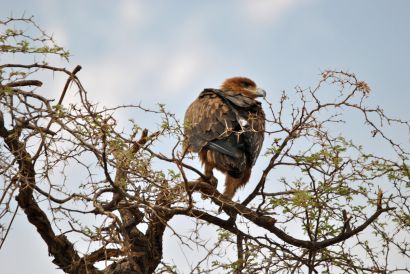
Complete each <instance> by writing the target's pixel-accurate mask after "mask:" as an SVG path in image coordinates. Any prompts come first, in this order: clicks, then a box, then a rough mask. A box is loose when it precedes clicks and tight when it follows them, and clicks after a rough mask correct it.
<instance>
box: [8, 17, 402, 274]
mask: <svg viewBox="0 0 410 274" xmlns="http://www.w3.org/2000/svg"><path fill="white" fill-rule="evenodd" d="M0 25H1V27H2V31H3V32H2V34H1V36H0V50H1V52H2V53H3V54H14V55H16V54H22V55H23V56H30V55H34V56H35V58H37V59H36V60H38V58H39V56H40V57H41V56H44V57H47V56H50V55H51V56H53V55H56V56H59V57H62V58H64V59H67V60H68V58H69V53H68V52H67V51H65V50H64V49H63V48H62V47H59V46H58V45H57V44H56V43H55V42H54V41H53V39H52V37H50V36H48V35H47V34H46V33H45V32H44V31H42V30H41V29H40V28H39V27H38V26H37V25H36V24H35V22H34V21H33V19H32V18H20V19H13V18H11V19H7V20H5V21H1V22H0ZM20 25H25V26H26V27H24V28H23V27H22V28H19V26H20ZM27 25H28V26H30V27H31V31H30V32H29V33H27V32H26V31H22V30H21V29H26V30H30V28H27ZM11 26H14V27H11ZM80 70H81V67H80V66H77V67H75V68H74V69H73V70H68V69H65V68H61V67H55V66H52V65H49V64H48V63H46V62H45V60H44V61H41V62H39V61H37V62H33V63H18V64H11V63H8V64H1V65H0V104H1V108H0V110H1V111H0V139H1V148H0V149H1V152H0V172H1V176H2V178H3V180H2V186H1V188H2V190H3V191H2V193H1V195H0V203H1V204H2V210H1V212H0V220H1V230H0V233H1V234H0V243H1V246H3V244H4V243H5V240H6V238H7V234H8V231H9V230H10V229H11V228H12V224H13V220H14V216H15V215H16V212H17V211H19V210H20V211H22V212H24V214H25V215H26V216H27V220H28V221H29V222H30V223H31V224H32V225H33V226H35V227H36V229H37V232H38V233H39V234H40V236H41V237H42V239H43V240H44V242H45V243H46V244H47V246H48V252H49V254H50V255H51V256H52V257H53V258H54V259H53V263H54V264H55V265H56V266H58V267H59V268H61V269H62V270H63V271H64V272H66V273H153V272H156V273H177V272H178V266H174V265H172V264H171V263H169V262H167V260H164V259H163V256H162V255H163V251H162V250H163V241H164V240H166V239H164V238H163V235H164V232H165V230H166V229H171V230H172V227H170V226H169V222H170V220H171V219H172V218H175V217H176V216H183V217H185V218H187V219H190V220H192V221H194V222H195V229H194V230H193V231H191V232H189V233H187V232H186V231H176V230H174V231H172V232H173V233H174V235H175V236H176V237H178V238H179V239H180V242H181V244H182V245H185V246H187V247H190V248H202V249H204V250H205V251H206V255H205V257H203V258H199V259H197V260H195V262H196V263H195V264H194V265H193V267H192V272H193V273H207V272H211V271H215V272H218V273H220V272H227V273H228V272H235V273H278V272H280V273H304V272H308V273H319V272H320V273H394V272H400V271H404V272H410V271H409V270H408V269H406V265H400V264H399V263H397V262H393V263H392V262H391V258H392V256H402V257H403V259H404V260H403V261H405V260H406V259H407V260H408V258H409V254H410V253H409V248H410V247H409V246H410V245H409V239H410V238H409V225H410V215H409V209H410V208H409V203H408V199H409V185H410V169H409V164H408V161H409V153H408V151H407V149H408V146H406V145H408V143H407V144H406V143H405V144H404V145H403V144H400V143H399V142H398V141H397V140H395V138H393V137H389V136H391V135H394V132H396V131H398V130H406V131H408V130H410V124H409V122H407V121H402V120H400V119H395V118H390V117H389V116H387V115H386V114H385V113H384V111H383V110H382V109H381V108H380V107H376V108H372V107H369V106H368V105H367V98H368V97H369V96H370V88H369V86H368V85H367V84H366V83H365V82H364V81H360V80H358V79H357V78H356V76H355V75H354V74H352V73H348V72H343V71H324V72H323V73H322V75H321V79H320V80H319V82H318V84H317V85H316V86H314V87H313V88H307V89H302V88H300V87H297V88H296V89H295V91H293V92H288V93H285V92H283V93H282V94H281V96H280V98H279V100H278V102H275V103H270V102H269V101H267V104H268V106H269V108H268V109H266V108H265V110H266V113H267V124H268V127H267V131H266V141H265V142H266V143H265V144H267V148H266V150H265V157H263V160H261V161H265V162H264V168H263V171H262V173H261V175H260V177H259V178H253V180H254V181H255V182H256V184H255V186H254V187H253V189H252V191H251V192H250V194H249V195H248V196H247V197H246V198H245V199H244V200H243V201H240V202H238V201H235V200H232V201H231V200H229V199H227V198H226V197H224V196H223V195H222V194H221V193H219V192H218V190H217V189H216V188H215V187H214V186H213V185H212V184H210V182H209V179H210V178H207V177H206V176H205V175H204V174H203V173H202V172H201V170H199V169H198V168H197V167H196V166H197V165H196V164H195V159H196V156H195V155H190V154H187V153H184V151H183V150H182V148H181V147H182V146H181V143H182V141H183V125H182V124H181V122H180V118H181V117H177V116H176V115H174V114H172V113H170V112H169V111H168V110H166V108H165V106H164V105H159V106H158V109H147V108H145V107H143V106H142V105H127V106H125V105H123V106H117V107H114V108H104V107H100V106H99V105H98V104H95V103H92V102H91V100H89V97H88V93H87V92H86V90H85V89H84V88H83V85H82V83H81V81H80V78H79V77H78V76H77V74H78V72H79V71H80ZM43 72H51V73H53V74H62V75H66V77H67V80H66V82H65V85H64V86H63V87H61V92H60V94H59V95H58V96H57V97H54V96H51V95H47V93H46V91H44V90H42V89H41V86H42V84H43V83H42V82H41V81H40V80H37V79H38V78H36V76H38V77H41V73H43ZM69 93H70V94H71V95H70V96H71V98H70V101H68V100H67V94H69ZM74 94H75V95H74ZM273 99H274V101H277V100H275V98H273ZM265 106H266V105H265ZM123 110H126V111H127V113H133V116H132V117H138V115H134V114H135V113H146V112H147V113H149V114H150V115H152V116H155V117H159V118H160V119H161V121H162V122H161V124H160V126H155V125H154V126H152V128H148V129H143V128H141V127H140V126H139V122H138V119H137V118H136V119H135V121H134V120H129V121H128V122H129V123H128V127H125V129H124V128H122V127H120V126H119V124H120V123H121V122H122V121H120V120H119V119H118V118H117V115H118V112H120V111H123ZM357 121H360V123H361V124H360V126H361V128H362V129H363V130H364V131H363V132H365V133H369V132H370V134H371V135H369V137H367V138H369V139H371V141H370V143H373V144H375V146H376V145H377V147H374V146H369V147H367V146H363V145H360V144H358V143H357V141H355V140H354V139H353V137H355V138H356V137H357V135H354V134H352V132H351V131H350V130H346V128H347V129H349V127H350V125H352V124H354V123H357ZM345 124H346V125H347V127H346V126H344V125H345ZM352 135H353V137H352ZM162 140H167V142H169V143H170V146H169V147H168V149H166V150H165V151H158V149H157V148H158V143H159V142H161V141H162ZM69 168H75V169H76V172H75V174H74V173H73V172H71V173H70V172H69V171H68V169H69ZM79 174H86V176H83V177H82V176H81V175H79ZM273 184H274V185H275V189H281V191H279V192H272V191H270V189H272V187H271V186H272V185H273ZM386 194H387V195H386ZM218 209H221V210H222V211H223V212H222V213H220V214H219V213H218ZM91 217H93V218H91ZM90 220H91V221H90ZM208 225H212V227H213V228H214V229H215V237H214V239H213V241H210V242H205V241H203V240H202V239H201V232H202V231H203V227H204V226H208ZM74 242H76V244H74ZM78 242H82V243H85V244H87V248H86V249H84V248H81V247H78V246H79V245H78ZM229 250H235V252H234V253H235V254H231V253H229ZM224 254H227V256H223V255H224Z"/></svg>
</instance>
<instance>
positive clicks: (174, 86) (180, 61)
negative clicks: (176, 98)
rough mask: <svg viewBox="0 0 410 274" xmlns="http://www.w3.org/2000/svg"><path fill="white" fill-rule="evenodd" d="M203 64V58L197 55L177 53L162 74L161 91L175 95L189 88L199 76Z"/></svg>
mask: <svg viewBox="0 0 410 274" xmlns="http://www.w3.org/2000/svg"><path fill="white" fill-rule="evenodd" d="M204 62H205V60H203V57H202V56H199V55H198V54H195V53H190V52H184V51H180V52H177V53H176V54H175V55H174V56H173V57H172V58H171V59H170V60H169V61H168V63H167V64H166V67H165V70H164V71H163V72H162V76H163V79H162V84H161V90H167V92H168V93H172V94H176V93H179V92H181V91H182V90H184V88H187V87H189V86H190V85H191V84H192V83H193V82H194V81H195V80H196V79H197V77H198V76H199V74H200V72H201V67H203V65H202V64H203V63H204Z"/></svg>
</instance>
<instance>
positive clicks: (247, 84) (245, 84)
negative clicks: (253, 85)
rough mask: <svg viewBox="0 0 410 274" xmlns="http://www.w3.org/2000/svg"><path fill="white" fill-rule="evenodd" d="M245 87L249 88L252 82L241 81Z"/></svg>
mask: <svg viewBox="0 0 410 274" xmlns="http://www.w3.org/2000/svg"><path fill="white" fill-rule="evenodd" d="M241 86H242V87H243V88H249V86H250V84H249V83H248V82H241Z"/></svg>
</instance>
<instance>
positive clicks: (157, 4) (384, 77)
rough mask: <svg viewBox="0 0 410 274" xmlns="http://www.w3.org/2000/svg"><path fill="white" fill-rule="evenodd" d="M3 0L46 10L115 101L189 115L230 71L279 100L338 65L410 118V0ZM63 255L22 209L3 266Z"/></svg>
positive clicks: (16, 9)
mask: <svg viewBox="0 0 410 274" xmlns="http://www.w3.org/2000/svg"><path fill="white" fill-rule="evenodd" d="M1 2H2V3H1V10H0V17H1V18H2V19H3V18H5V17H7V16H10V15H11V14H13V15H14V16H20V15H22V14H23V13H25V14H26V15H34V16H35V20H36V21H37V22H38V23H39V24H40V25H41V26H42V27H43V28H44V29H46V30H47V31H48V32H50V33H54V37H55V39H56V40H57V41H58V42H59V43H60V44H62V45H63V46H64V47H66V48H67V49H69V50H70V52H71V53H72V55H73V56H72V58H71V62H70V63H69V64H64V66H67V67H74V66H75V65H77V64H80V65H82V66H83V70H82V71H81V72H80V73H79V76H80V78H81V79H82V81H83V84H84V86H85V87H86V89H87V90H88V91H89V94H90V95H89V96H90V97H91V98H92V100H93V101H99V102H101V103H102V104H104V105H110V106H112V105H116V104H124V103H138V102H140V101H142V102H143V103H144V104H146V105H154V104H155V103H157V102H164V103H166V104H167V106H168V109H169V110H170V111H172V112H175V113H176V114H177V116H178V117H180V118H182V117H183V113H184V110H185V108H186V107H187V105H188V104H189V103H190V102H191V101H192V100H193V99H194V98H195V97H196V96H197V94H198V93H199V92H200V91H201V90H202V89H203V88H204V87H216V86H218V85H219V84H220V83H221V81H223V79H225V78H227V77H230V76H237V75H243V76H249V77H251V78H252V79H254V80H255V81H256V82H257V83H258V84H259V85H260V86H261V87H263V88H264V89H266V90H267V91H268V94H269V95H268V96H269V98H271V99H272V100H275V96H276V95H279V94H280V92H281V91H282V90H287V91H292V89H293V87H295V86H296V85H300V86H302V87H308V86H310V85H313V84H314V83H316V82H317V80H318V79H319V74H320V72H321V71H323V70H325V69H336V70H345V71H349V72H354V73H356V75H357V76H358V78H360V79H362V80H365V81H366V82H367V83H368V84H369V85H370V87H371V88H372V97H371V99H370V101H371V102H372V103H374V105H382V106H383V107H384V108H385V109H386V111H387V112H388V113H391V114H393V115H394V116H399V117H402V118H404V119H410V111H409V107H408V105H409V103H410V89H409V86H410V1H408V0H401V1H399V0H395V1H385V0H384V1H383V0H367V1H357V0H348V1H328V0H321V1H319V0H252V1H251V0H248V1H242V0H236V1H234V0H229V1H228V0H225V1H220V0H219V1H217V0H212V1H188V0H183V1H182V0H173V1H163V0H162V1H159V0H149V1H148V0H147V1H132V0H124V1H96V0H94V1H81V0H73V1H52V0H31V1H22V0H13V1H12V0H1ZM3 58H4V57H3V56H0V61H1V62H4V61H5V59H3ZM58 81H59V80H56V83H55V86H59V85H60V86H61V81H62V80H61V81H60V82H58ZM21 248H23V249H25V253H24V254H22V253H21V252H19V250H21ZM20 256H23V257H25V258H26V257H29V259H27V260H25V262H26V264H24V265H23V264H22V263H21V261H22V260H21V257H20ZM51 260H52V258H49V257H47V249H46V247H45V245H44V244H43V243H42V242H41V241H40V239H39V236H38V235H37V234H36V233H35V232H34V229H33V228H32V227H31V226H30V225H28V224H27V221H26V219H25V218H24V216H23V215H22V214H20V216H18V217H17V220H16V222H15V224H14V227H13V230H12V231H11V234H10V238H9V239H8V241H7V243H6V247H5V248H4V249H3V250H1V251H0V265H1V269H2V273H8V274H16V273H60V272H59V271H57V270H53V269H54V268H55V267H54V265H52V263H51ZM4 270H6V272H3V271H4Z"/></svg>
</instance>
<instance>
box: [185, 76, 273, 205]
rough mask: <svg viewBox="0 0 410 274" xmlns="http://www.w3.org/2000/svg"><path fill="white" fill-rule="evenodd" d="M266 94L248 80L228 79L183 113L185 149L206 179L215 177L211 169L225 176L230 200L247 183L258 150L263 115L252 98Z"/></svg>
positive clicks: (202, 94) (263, 126)
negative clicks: (195, 157) (194, 156)
mask: <svg viewBox="0 0 410 274" xmlns="http://www.w3.org/2000/svg"><path fill="white" fill-rule="evenodd" d="M265 95H266V92H265V91H264V90H263V89H261V88H259V87H257V86H256V84H255V82H253V81H252V80H250V79H248V78H245V77H234V78H229V79H227V80H225V81H224V82H223V84H222V86H221V88H220V89H205V90H204V91H202V92H201V94H200V95H199V97H198V98H197V99H196V100H195V101H194V102H192V104H191V105H190V106H189V107H188V109H187V111H186V113H185V121H184V126H185V142H184V146H185V149H187V150H188V151H192V152H196V153H198V154H199V158H200V160H201V162H202V164H203V165H204V167H205V175H206V176H209V177H211V178H214V177H213V172H212V171H213V169H214V168H216V169H217V170H219V171H221V172H223V173H225V175H226V179H225V192H224V195H225V196H227V197H228V198H230V199H232V197H233V196H234V194H235V192H236V190H237V189H238V188H239V187H241V186H244V185H245V184H246V183H247V182H248V181H249V178H250V176H251V171H252V167H253V166H254V164H255V162H256V159H257V158H258V156H259V153H260V151H261V148H262V143H263V138H264V131H265V114H264V112H263V110H262V107H261V103H260V102H259V101H257V100H255V99H256V98H257V97H264V96H265Z"/></svg>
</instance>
